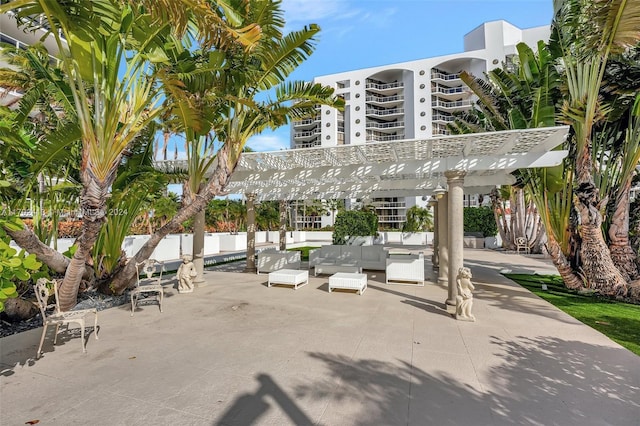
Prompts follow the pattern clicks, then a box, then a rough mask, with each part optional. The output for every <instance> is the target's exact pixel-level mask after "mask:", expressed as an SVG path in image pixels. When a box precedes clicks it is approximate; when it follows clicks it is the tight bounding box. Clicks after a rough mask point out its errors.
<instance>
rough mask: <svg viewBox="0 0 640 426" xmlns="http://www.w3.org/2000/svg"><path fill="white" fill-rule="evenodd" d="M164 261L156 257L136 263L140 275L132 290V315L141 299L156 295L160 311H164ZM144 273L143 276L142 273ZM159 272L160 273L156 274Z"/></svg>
mask: <svg viewBox="0 0 640 426" xmlns="http://www.w3.org/2000/svg"><path fill="white" fill-rule="evenodd" d="M163 270H164V263H163V262H159V261H157V260H155V259H147V260H145V261H144V262H140V263H136V271H138V276H137V280H136V287H135V288H134V289H133V290H131V293H130V295H131V316H133V313H134V311H135V309H136V306H138V302H140V300H147V299H148V298H149V297H152V296H153V295H155V297H156V300H157V301H158V305H160V312H162V299H164V289H163V288H162V272H163ZM141 274H144V275H143V277H142V278H141V277H140V275H141ZM156 274H158V275H156ZM154 275H155V276H154Z"/></svg>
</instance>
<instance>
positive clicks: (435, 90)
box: [431, 84, 472, 100]
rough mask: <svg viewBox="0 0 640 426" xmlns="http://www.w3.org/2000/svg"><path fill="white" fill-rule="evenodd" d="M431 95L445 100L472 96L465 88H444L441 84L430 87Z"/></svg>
mask: <svg viewBox="0 0 640 426" xmlns="http://www.w3.org/2000/svg"><path fill="white" fill-rule="evenodd" d="M431 93H432V94H434V95H438V96H440V97H443V98H445V99H446V100H458V99H466V98H468V97H469V96H471V95H472V92H471V90H470V89H469V88H468V87H466V86H457V87H446V86H443V85H441V84H433V85H431Z"/></svg>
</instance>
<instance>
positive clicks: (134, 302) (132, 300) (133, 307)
mask: <svg viewBox="0 0 640 426" xmlns="http://www.w3.org/2000/svg"><path fill="white" fill-rule="evenodd" d="M135 307H136V301H135V296H134V295H133V293H132V294H131V316H133V311H134V309H135Z"/></svg>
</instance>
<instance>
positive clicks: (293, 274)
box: [267, 269, 309, 290]
mask: <svg viewBox="0 0 640 426" xmlns="http://www.w3.org/2000/svg"><path fill="white" fill-rule="evenodd" d="M308 282H309V271H300V270H298V269H280V270H279V271H273V272H269V282H268V283H267V286H268V287H271V286H272V285H274V284H282V285H292V286H293V289H294V290H297V289H298V288H299V287H302V286H303V285H305V284H307V283H308Z"/></svg>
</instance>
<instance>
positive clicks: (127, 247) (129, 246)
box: [122, 235, 150, 258]
mask: <svg viewBox="0 0 640 426" xmlns="http://www.w3.org/2000/svg"><path fill="white" fill-rule="evenodd" d="M149 238H150V236H149V235H129V236H127V237H125V238H124V241H123V242H122V249H123V250H124V252H125V253H126V254H127V257H128V258H132V257H133V256H135V255H136V253H138V251H140V248H141V247H142V246H143V245H144V244H145V243H146V242H147V241H148V240H149Z"/></svg>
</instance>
